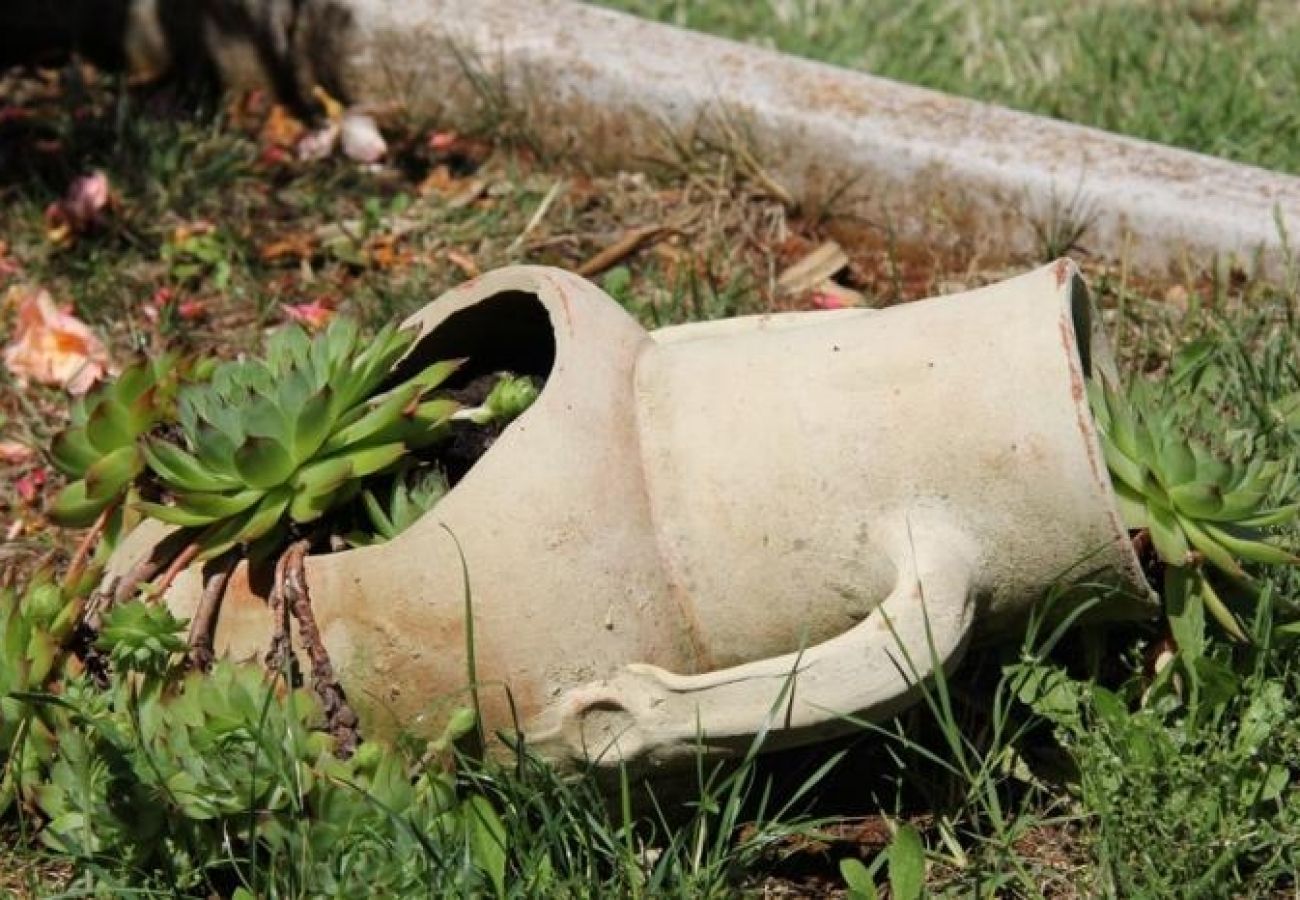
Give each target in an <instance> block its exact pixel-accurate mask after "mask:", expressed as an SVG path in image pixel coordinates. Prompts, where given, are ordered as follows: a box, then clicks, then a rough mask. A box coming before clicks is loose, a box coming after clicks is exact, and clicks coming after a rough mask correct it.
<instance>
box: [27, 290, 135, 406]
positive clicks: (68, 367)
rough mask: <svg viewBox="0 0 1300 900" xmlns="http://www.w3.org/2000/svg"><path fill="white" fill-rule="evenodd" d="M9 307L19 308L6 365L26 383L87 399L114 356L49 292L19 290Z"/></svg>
mask: <svg viewBox="0 0 1300 900" xmlns="http://www.w3.org/2000/svg"><path fill="white" fill-rule="evenodd" d="M5 303H6V305H8V304H13V305H14V306H15V307H16V309H17V316H18V323H17V326H16V327H15V329H14V336H13V339H12V340H11V341H10V342H9V344H8V345H7V346H6V347H5V349H4V363H5V365H6V366H7V367H8V368H9V371H11V372H12V373H13V374H14V376H15V377H16V378H17V379H18V381H19V382H20V383H26V382H27V381H28V380H29V379H30V380H32V381H39V382H41V383H43V384H57V385H61V386H63V387H64V388H66V389H67V391H68V393H70V394H84V393H85V392H86V391H88V390H90V388H91V387H92V386H93V385H94V384H95V382H97V381H99V380H100V379H101V378H103V377H104V374H105V373H106V372H107V371H108V366H109V359H108V351H107V350H106V349H105V348H104V344H103V343H102V342H101V341H100V340H99V338H97V337H95V335H94V334H93V333H92V332H91V330H90V328H89V327H87V325H86V323H85V322H82V321H81V320H80V319H78V318H77V317H76V316H74V315H72V314H71V313H68V312H64V311H62V310H60V309H59V308H58V307H56V306H55V305H54V300H53V299H51V297H50V294H49V292H48V291H45V290H42V289H40V288H32V287H24V286H15V287H13V288H10V289H9V292H8V294H7V295H6V299H5Z"/></svg>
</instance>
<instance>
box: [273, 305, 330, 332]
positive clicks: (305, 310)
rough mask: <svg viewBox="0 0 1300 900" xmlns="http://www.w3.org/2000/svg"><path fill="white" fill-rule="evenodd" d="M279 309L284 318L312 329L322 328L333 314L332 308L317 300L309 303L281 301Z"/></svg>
mask: <svg viewBox="0 0 1300 900" xmlns="http://www.w3.org/2000/svg"><path fill="white" fill-rule="evenodd" d="M280 309H282V310H283V311H284V316H285V318H286V319H288V320H289V321H291V322H297V323H298V324H299V325H302V326H304V327H306V328H309V329H311V330H312V331H316V330H318V329H321V328H324V327H325V326H326V325H327V324H329V320H330V319H331V318H333V316H334V310H332V309H330V308H329V307H328V306H326V305H325V304H324V303H322V302H321V301H319V300H313V301H311V302H310V303H294V304H290V303H282V304H280Z"/></svg>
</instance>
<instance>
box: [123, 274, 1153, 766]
mask: <svg viewBox="0 0 1300 900" xmlns="http://www.w3.org/2000/svg"><path fill="white" fill-rule="evenodd" d="M1090 313H1091V307H1090V304H1089V301H1088V299H1087V296H1086V293H1085V291H1084V288H1083V286H1082V282H1081V280H1080V278H1079V276H1078V274H1077V272H1076V270H1075V269H1074V267H1073V266H1072V265H1071V264H1070V263H1069V262H1067V261H1061V262H1058V263H1056V264H1054V265H1052V266H1048V267H1045V268H1042V269H1039V270H1037V271H1034V272H1031V273H1029V274H1027V275H1023V276H1021V277H1018V278H1013V279H1011V280H1009V281H1005V282H1002V283H1000V284H995V285H992V286H990V287H986V288H983V289H980V290H976V291H971V292H968V293H963V294H957V295H953V296H948V297H942V298H938V299H933V300H927V301H921V302H917V303H912V304H908V305H905V306H899V307H894V308H891V309H887V310H883V311H872V310H840V311H834V312H810V313H791V314H781V315H771V316H758V317H751V318H741V319H732V320H725V321H720V322H711V323H701V324H692V325H682V326H677V327H673V328H666V329H663V330H660V331H657V332H654V333H647V332H645V331H644V330H643V329H642V328H641V327H640V326H639V325H638V324H637V323H636V322H635V321H633V319H632V318H631V317H630V316H628V314H627V313H625V312H624V311H623V309H622V308H621V307H620V306H619V305H618V304H617V303H615V302H614V301H613V300H611V299H610V298H608V297H607V296H605V295H604V294H603V293H602V292H601V291H599V290H597V289H596V288H595V287H594V286H593V285H591V284H590V283H588V282H586V281H584V280H582V279H580V278H578V277H576V276H573V275H570V274H566V273H564V272H561V271H558V270H555V269H547V268H535V267H515V268H507V269H502V270H500V271H497V272H493V273H491V274H488V275H485V276H483V277H481V278H477V279H475V280H473V281H470V282H468V283H466V284H464V285H462V286H460V287H458V288H456V289H455V290H452V291H450V292H449V293H448V294H446V295H445V296H443V297H442V298H440V299H438V300H437V301H435V302H433V303H431V304H429V306H427V307H426V308H425V309H423V310H422V311H421V312H419V313H418V314H417V315H415V316H414V317H413V318H412V320H411V321H412V323H414V324H416V325H418V326H419V328H420V329H421V332H422V337H421V339H420V340H419V342H418V343H417V344H416V345H415V347H414V349H413V350H412V352H411V354H410V356H408V358H407V359H406V361H405V362H404V363H402V365H403V366H404V367H407V368H410V367H414V366H419V365H422V364H425V363H427V362H428V361H430V360H433V359H438V358H451V357H468V358H469V360H470V363H469V364H468V365H467V366H466V368H465V369H464V370H462V371H461V372H459V373H458V377H459V378H464V379H467V380H468V379H472V378H474V377H475V376H477V375H479V374H482V373H484V372H490V371H495V370H498V369H510V370H512V371H515V372H518V373H528V374H532V375H537V376H542V377H544V378H545V379H546V383H545V387H544V389H543V390H542V392H541V395H540V397H539V398H538V400H537V401H536V402H535V403H534V405H533V406H532V407H531V408H529V409H528V411H527V412H525V413H524V414H523V415H522V416H521V417H520V418H519V419H517V420H516V421H515V422H514V423H513V424H511V425H510V426H509V427H508V428H507V429H506V431H505V432H504V433H503V434H502V435H501V437H500V438H499V439H498V440H497V442H496V443H495V444H494V445H493V446H492V447H491V448H490V449H489V450H488V452H487V453H486V454H485V455H484V456H483V457H482V458H481V459H480V460H479V461H478V462H477V463H476V464H475V465H474V467H473V468H472V469H471V470H470V471H469V472H468V474H466V476H465V477H464V478H463V479H462V480H461V481H460V482H459V483H458V484H456V485H455V486H454V487H453V488H452V490H451V491H450V492H449V493H448V494H447V495H446V496H445V497H444V498H443V499H442V500H441V501H440V502H439V504H438V505H437V506H436V507H435V508H434V509H433V510H432V511H430V512H429V513H427V514H426V515H425V516H424V518H423V519H421V520H420V521H419V522H418V523H417V524H416V525H414V526H413V527H411V528H410V529H409V530H408V531H406V532H404V533H403V534H401V535H400V536H398V537H397V538H396V539H394V540H392V541H390V542H388V543H386V544H381V545H377V546H373V547H365V548H361V549H355V550H347V551H344V552H338V553H332V554H328V555H318V556H313V557H309V558H308V560H307V564H306V573H307V579H308V584H309V587H310V591H311V595H312V598H313V603H314V608H315V615H316V619H317V621H318V623H319V625H320V628H321V632H322V634H323V636H324V642H325V645H326V647H327V648H328V650H329V652H330V655H331V657H332V659H333V663H334V667H335V670H336V671H337V672H338V674H339V677H340V680H341V682H342V684H343V686H344V688H345V689H346V691H347V693H348V696H349V699H350V701H351V703H352V705H353V706H354V707H355V708H357V709H358V711H359V712H360V713H361V716H362V724H363V732H364V733H366V734H371V735H374V734H385V733H388V734H391V733H394V732H397V731H399V730H408V731H410V730H414V731H416V732H434V731H436V730H437V729H438V727H439V726H440V724H441V719H442V718H443V717H445V715H446V714H448V713H449V712H450V711H451V709H453V708H454V707H456V706H458V705H463V704H464V703H465V702H466V698H467V693H466V685H467V683H468V681H469V674H468V672H467V654H466V640H467V634H466V618H465V610H466V592H467V591H468V593H469V603H470V606H471V607H472V610H473V624H474V628H473V640H474V651H475V652H474V658H475V661H476V666H477V670H476V679H477V684H478V694H479V697H480V701H481V704H482V713H483V716H484V720H485V724H486V726H487V728H488V733H493V732H494V731H497V730H511V731H522V732H523V733H524V735H525V737H526V740H527V743H528V744H529V745H530V746H531V747H532V748H533V749H534V750H536V751H538V752H540V753H542V754H543V755H544V756H546V757H548V758H549V759H550V760H552V761H553V762H555V763H556V764H559V765H562V766H576V765H582V764H586V763H596V764H598V765H613V764H617V763H619V762H620V761H623V762H628V763H634V764H643V765H646V766H649V767H651V768H653V767H656V766H667V765H670V764H672V763H673V762H675V761H677V760H681V759H686V758H690V757H691V756H692V755H693V754H694V752H695V751H696V750H697V748H698V747H700V746H703V747H705V748H707V749H709V750H710V751H715V752H719V753H725V752H730V751H736V750H743V749H744V748H746V747H747V746H748V745H749V743H750V742H751V741H752V740H753V737H754V735H755V734H757V733H759V732H760V731H766V732H767V744H766V746H768V747H779V746H789V745H793V744H797V743H806V742H810V741H814V740H818V739H821V738H823V737H828V736H831V735H834V734H836V733H838V732H842V731H844V730H845V729H846V723H845V722H844V721H843V718H842V716H843V715H844V714H852V715H854V716H856V717H859V718H865V719H879V718H881V717H884V716H888V715H890V714H892V713H894V712H896V711H897V710H899V709H900V708H902V707H903V706H904V705H905V704H907V703H909V702H911V701H912V700H913V699H915V697H916V695H917V687H916V682H917V679H918V678H923V677H925V676H927V675H929V674H932V673H933V672H934V671H935V668H936V666H944V667H951V666H953V665H954V664H955V663H956V662H957V661H958V660H959V659H960V657H961V655H962V653H963V650H964V649H965V648H966V647H967V646H968V645H969V643H970V642H971V641H972V640H983V639H993V638H995V637H998V636H1005V635H1011V634H1015V633H1017V632H1018V631H1022V630H1023V628H1024V626H1025V623H1026V621H1027V620H1028V617H1029V616H1030V614H1031V610H1032V608H1033V607H1034V605H1035V604H1036V603H1037V602H1038V601H1040V600H1041V599H1042V598H1043V597H1044V596H1045V595H1046V594H1047V593H1048V592H1049V591H1051V590H1052V589H1053V588H1054V587H1055V586H1058V585H1061V584H1069V583H1078V582H1080V581H1087V582H1089V583H1090V584H1091V585H1093V586H1092V587H1090V588H1089V596H1097V595H1099V594H1100V595H1102V596H1103V602H1102V603H1101V604H1100V605H1099V606H1097V607H1096V608H1095V609H1094V612H1093V614H1094V617H1099V618H1136V617H1141V616H1146V615H1150V614H1152V613H1153V612H1154V610H1155V608H1156V607H1155V605H1154V598H1153V597H1152V595H1151V593H1150V590H1149V588H1148V587H1147V585H1146V582H1145V580H1144V579H1143V576H1142V574H1141V571H1140V569H1139V565H1138V561H1137V559H1136V558H1135V556H1134V554H1133V551H1132V548H1131V546H1130V544H1129V540H1128V537H1127V534H1126V531H1125V528H1124V525H1123V524H1122V522H1121V520H1120V517H1119V514H1118V511H1117V508H1116V505H1115V498H1114V496H1113V493H1112V489H1111V485H1110V479H1109V476H1108V474H1107V470H1106V465H1105V462H1104V461H1103V460H1102V457H1101V452H1100V449H1099V446H1098V441H1097V437H1096V434H1095V432H1094V425H1093V419H1092V415H1091V412H1090V410H1089V407H1088V401H1087V399H1086V396H1085V391H1084V381H1085V378H1087V377H1088V376H1089V375H1090V374H1091V373H1092V372H1094V371H1113V364H1112V363H1111V362H1110V358H1109V353H1108V350H1107V348H1106V346H1105V343H1104V341H1103V340H1102V339H1101V338H1100V335H1099V332H1098V331H1097V329H1096V328H1094V327H1093V325H1092V324H1091V319H1090ZM159 536H160V532H159V531H158V530H157V529H154V528H152V527H143V528H141V529H138V530H137V531H136V532H135V533H134V534H133V535H132V536H131V537H130V538H129V539H128V541H127V542H126V543H125V544H124V545H123V547H122V548H121V549H120V550H119V552H118V554H117V555H116V557H115V558H114V561H113V568H114V569H115V570H116V571H118V572H121V571H125V570H127V569H129V568H130V567H131V566H132V565H133V564H134V563H135V562H137V561H138V560H139V559H140V558H141V557H142V556H143V555H145V554H148V553H150V552H152V549H153V547H154V545H155V544H156V543H157V541H158V540H159ZM462 554H463V562H464V567H462ZM466 572H467V573H468V585H467V584H466V580H465V573H466ZM269 576H270V573H269V572H260V571H250V570H249V569H248V567H247V566H245V565H243V564H241V566H240V567H239V569H238V570H237V571H236V572H235V574H234V576H233V577H232V578H231V581H230V583H229V586H228V588H227V594H226V597H225V600H224V603H223V606H222V608H221V611H220V618H219V621H218V626H217V630H216V647H217V651H218V653H222V652H224V653H226V654H230V655H232V656H234V657H237V658H254V659H260V658H261V657H262V654H263V653H264V651H265V649H266V646H267V643H268V640H269V637H270V635H271V632H272V628H271V619H270V614H269V612H268V609H267V605H266V602H265V596H266V594H267V591H268V589H269ZM1102 586H1105V587H1102ZM200 589H201V575H200V572H199V571H198V570H197V568H196V569H192V570H190V571H188V572H186V573H183V574H182V576H181V577H180V578H179V579H177V581H176V582H175V583H174V585H173V587H172V588H171V590H170V592H169V593H168V595H167V601H168V603H169V604H170V605H171V606H172V607H173V608H174V610H175V611H176V612H177V613H178V614H181V615H191V614H192V613H193V611H194V609H195V607H196V604H197V602H198V599H199V596H200Z"/></svg>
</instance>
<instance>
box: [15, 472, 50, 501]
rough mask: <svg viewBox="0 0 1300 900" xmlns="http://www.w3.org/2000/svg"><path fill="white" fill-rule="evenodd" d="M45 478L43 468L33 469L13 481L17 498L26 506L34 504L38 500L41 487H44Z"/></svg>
mask: <svg viewBox="0 0 1300 900" xmlns="http://www.w3.org/2000/svg"><path fill="white" fill-rule="evenodd" d="M45 478H46V475H45V470H44V469H33V470H32V471H30V472H28V473H27V474H26V475H24V476H23V477H22V478H19V479H18V480H17V481H15V482H14V490H15V491H17V493H18V499H20V500H22V501H23V502H24V503H26V504H27V505H28V506H34V505H35V504H36V502H37V501H38V500H40V497H41V489H42V488H43V487H45Z"/></svg>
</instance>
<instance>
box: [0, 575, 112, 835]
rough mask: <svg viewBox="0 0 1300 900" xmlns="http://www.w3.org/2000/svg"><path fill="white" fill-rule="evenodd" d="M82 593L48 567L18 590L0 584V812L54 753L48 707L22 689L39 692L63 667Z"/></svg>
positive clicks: (37, 776)
mask: <svg viewBox="0 0 1300 900" xmlns="http://www.w3.org/2000/svg"><path fill="white" fill-rule="evenodd" d="M92 577H94V576H93V575H91V576H88V578H92ZM84 596H85V590H84V589H82V588H80V587H78V588H76V589H71V590H69V589H67V588H65V587H63V586H61V585H60V584H59V583H58V581H56V580H55V579H54V577H53V575H52V573H51V572H49V571H48V570H41V571H38V572H37V573H36V574H35V575H33V576H32V578H31V579H30V580H29V581H28V582H27V584H26V585H25V586H24V587H23V588H22V589H21V590H20V589H18V588H15V587H13V586H7V587H0V815H3V814H4V812H5V811H6V810H7V809H8V807H9V805H10V804H11V803H12V802H13V800H14V798H15V796H16V795H17V794H19V793H22V792H25V791H26V790H28V789H30V788H31V787H32V786H33V785H34V784H36V783H38V782H39V779H40V775H41V771H42V769H43V766H44V764H45V763H46V762H47V761H48V760H49V758H50V755H51V754H52V753H53V750H54V742H55V734H56V732H57V730H58V728H57V723H55V722H54V721H53V720H52V718H51V715H50V713H51V710H50V708H49V707H45V706H41V705H38V704H33V703H31V702H30V701H29V700H28V699H27V698H26V697H24V694H28V693H36V692H41V691H44V690H45V689H46V687H47V685H48V683H49V682H50V681H51V680H53V679H55V678H57V677H58V676H59V675H61V673H62V672H63V667H64V663H65V660H66V654H65V653H64V649H65V646H66V644H67V642H68V640H69V639H70V638H71V637H72V634H73V631H74V629H75V628H76V625H77V622H78V621H79V619H80V616H81V611H82V608H83V606H84V605H85V601H84V599H83V598H84Z"/></svg>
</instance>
